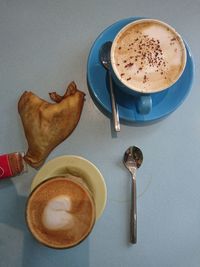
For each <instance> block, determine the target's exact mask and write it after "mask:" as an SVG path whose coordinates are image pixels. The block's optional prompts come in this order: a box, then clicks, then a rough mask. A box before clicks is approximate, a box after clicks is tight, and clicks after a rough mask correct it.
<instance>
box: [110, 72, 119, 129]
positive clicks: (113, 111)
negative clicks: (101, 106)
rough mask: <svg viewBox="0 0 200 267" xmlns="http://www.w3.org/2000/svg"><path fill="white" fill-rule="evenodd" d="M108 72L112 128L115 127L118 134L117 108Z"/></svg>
mask: <svg viewBox="0 0 200 267" xmlns="http://www.w3.org/2000/svg"><path fill="white" fill-rule="evenodd" d="M108 72H109V85H110V97H111V106H112V115H113V121H114V127H115V131H116V132H119V131H120V123H119V112H118V108H117V105H116V101H115V95H114V88H113V82H112V76H111V72H110V70H109V71H108Z"/></svg>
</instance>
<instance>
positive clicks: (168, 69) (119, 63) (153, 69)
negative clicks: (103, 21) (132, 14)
mask: <svg viewBox="0 0 200 267" xmlns="http://www.w3.org/2000/svg"><path fill="white" fill-rule="evenodd" d="M111 62H112V66H113V69H114V72H115V74H116V75H117V77H118V79H119V80H120V81H121V82H122V83H123V84H124V85H125V86H127V87H129V88H131V89H134V90H136V91H139V92H157V91H160V90H162V89H165V88H168V87H169V86H171V85H172V84H173V83H174V82H175V81H176V80H177V79H178V78H179V77H180V75H181V73H182V72H183V70H184V67H185V62H186V52H185V47H184V43H183V41H182V39H181V37H180V36H179V35H178V34H177V33H176V32H175V30H174V29H172V28H171V27H169V26H168V25H167V24H164V23H161V22H159V21H156V20H141V21H138V22H137V23H133V24H130V25H128V26H127V27H125V28H124V29H123V30H122V31H121V32H119V34H118V35H117V37H116V38H115V40H114V42H113V46H112V50H111Z"/></svg>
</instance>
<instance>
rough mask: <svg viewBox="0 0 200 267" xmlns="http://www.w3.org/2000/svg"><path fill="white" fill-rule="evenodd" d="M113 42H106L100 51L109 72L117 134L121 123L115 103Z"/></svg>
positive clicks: (102, 61)
mask: <svg viewBox="0 0 200 267" xmlns="http://www.w3.org/2000/svg"><path fill="white" fill-rule="evenodd" d="M111 46H112V42H106V43H104V44H103V45H102V47H101V49H100V60H101V63H102V65H103V66H104V67H105V68H106V69H107V70H108V74H109V87H110V97H111V106H112V115H113V121H114V128H115V131H116V132H119V131H120V123H119V113H118V108H117V105H116V101H115V95H114V89H113V82H112V76H111V72H110V50H111Z"/></svg>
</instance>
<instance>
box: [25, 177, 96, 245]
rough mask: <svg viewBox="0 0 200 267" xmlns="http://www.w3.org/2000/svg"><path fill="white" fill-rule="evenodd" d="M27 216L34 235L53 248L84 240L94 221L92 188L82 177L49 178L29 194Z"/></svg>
mask: <svg viewBox="0 0 200 267" xmlns="http://www.w3.org/2000/svg"><path fill="white" fill-rule="evenodd" d="M26 220H27V224H28V227H29V229H30V231H31V233H32V234H33V236H34V237H35V238H36V239H37V240H38V241H39V242H41V243H42V244H44V245H46V246H48V247H51V248H70V247H73V246H75V245H77V244H79V243H80V242H81V241H83V240H84V239H85V238H86V237H87V236H88V235H89V233H90V232H91V231H92V228H93V226H94V223H95V203H94V200H93V196H92V192H91V191H90V189H89V187H88V185H87V184H86V183H85V181H84V180H83V179H82V178H81V177H76V176H73V175H71V174H67V175H65V176H57V177H52V178H49V179H47V180H45V181H43V182H42V183H41V184H39V185H38V186H37V187H36V188H35V189H34V190H33V191H32V192H31V194H30V196H29V198H28V202H27V208H26Z"/></svg>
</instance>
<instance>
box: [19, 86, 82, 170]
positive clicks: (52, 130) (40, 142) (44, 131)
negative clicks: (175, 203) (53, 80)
mask: <svg viewBox="0 0 200 267" xmlns="http://www.w3.org/2000/svg"><path fill="white" fill-rule="evenodd" d="M49 95H50V98H51V99H52V100H53V101H54V102H55V103H49V102H47V101H45V100H43V99H41V98H39V97H38V96H37V95H35V94H34V93H32V92H27V91H25V92H24V93H23V94H22V96H21V98H20V100H19V102H18V111H19V114H20V116H21V120H22V124H23V127H24V132H25V136H26V139H27V142H28V150H27V153H26V154H25V156H24V159H25V161H26V162H27V163H28V164H29V165H31V166H32V167H39V166H40V165H42V163H43V162H44V161H45V159H46V157H47V156H48V155H49V153H50V152H51V151H52V150H53V149H54V148H55V147H56V146H57V145H58V144H60V143H61V142H62V141H63V140H65V139H66V138H67V137H68V136H69V135H70V134H71V133H72V132H73V130H74V129H75V127H76V126H77V124H78V122H79V119H80V116H81V113H82V109H83V104H84V97H85V94H84V93H83V92H82V91H80V90H78V89H77V87H76V84H75V83H74V82H71V83H70V84H69V86H68V87H67V90H66V92H65V94H64V95H63V96H60V95H58V94H57V93H56V92H53V93H50V94H49Z"/></svg>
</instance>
